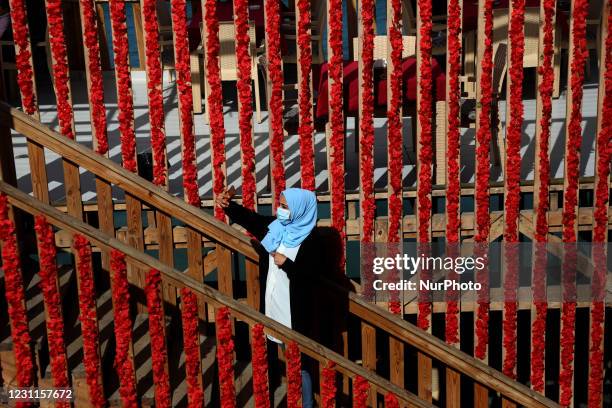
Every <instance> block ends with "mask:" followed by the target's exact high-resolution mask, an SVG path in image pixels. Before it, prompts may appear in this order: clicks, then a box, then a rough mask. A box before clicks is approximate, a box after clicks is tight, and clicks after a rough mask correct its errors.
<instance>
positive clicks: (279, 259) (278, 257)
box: [272, 252, 287, 266]
mask: <svg viewBox="0 0 612 408" xmlns="http://www.w3.org/2000/svg"><path fill="white" fill-rule="evenodd" d="M272 256H273V257H274V263H275V264H276V266H283V264H284V263H285V261H286V260H287V257H286V256H285V255H283V254H281V253H280V252H274V253H273V254H272Z"/></svg>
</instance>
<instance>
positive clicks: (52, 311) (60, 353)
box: [35, 215, 70, 407]
mask: <svg viewBox="0 0 612 408" xmlns="http://www.w3.org/2000/svg"><path fill="white" fill-rule="evenodd" d="M35 229H36V236H37V240H38V254H39V257H40V270H39V271H38V274H39V275H40V289H41V292H42V294H43V300H44V302H45V311H46V316H47V319H46V324H47V337H48V341H49V358H50V360H51V361H50V362H51V376H52V377H53V386H54V387H59V388H64V387H68V386H70V383H69V381H68V362H67V360H66V345H65V344H64V321H63V319H62V302H61V299H60V295H59V288H58V273H57V263H56V257H57V253H56V249H55V234H54V233H53V229H52V228H51V225H49V223H48V222H47V220H46V218H45V217H44V216H42V215H38V216H37V217H36V222H35ZM60 405H61V406H63V407H68V406H69V405H70V404H69V403H67V402H64V403H61V404H60Z"/></svg>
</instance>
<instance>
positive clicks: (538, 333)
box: [530, 242, 548, 393]
mask: <svg viewBox="0 0 612 408" xmlns="http://www.w3.org/2000/svg"><path fill="white" fill-rule="evenodd" d="M546 263H547V250H546V243H545V242H536V243H535V260H534V266H533V303H534V306H535V311H536V313H535V317H534V319H533V322H532V324H531V377H530V378H531V387H532V388H533V389H534V390H535V391H537V392H540V393H543V392H544V362H545V351H546V338H545V336H546V315H547V312H548V302H547V301H546Z"/></svg>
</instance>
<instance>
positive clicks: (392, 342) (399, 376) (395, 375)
mask: <svg viewBox="0 0 612 408" xmlns="http://www.w3.org/2000/svg"><path fill="white" fill-rule="evenodd" d="M389 362H390V367H389V370H390V373H389V379H390V380H391V382H392V383H393V384H395V385H397V386H398V387H402V388H403V387H404V384H405V381H404V343H403V342H402V341H401V340H399V339H397V338H394V337H391V338H389ZM419 384H421V379H420V377H419ZM419 397H420V398H423V397H422V396H421V392H420V388H419ZM426 400H427V399H426ZM428 401H431V400H428Z"/></svg>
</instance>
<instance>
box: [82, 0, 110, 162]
mask: <svg viewBox="0 0 612 408" xmlns="http://www.w3.org/2000/svg"><path fill="white" fill-rule="evenodd" d="M80 5H81V10H82V13H83V19H82V23H81V24H82V25H83V37H84V44H85V47H86V48H87V66H88V68H89V105H90V107H91V121H92V125H93V129H94V131H95V137H96V151H97V152H98V153H100V154H105V153H106V152H107V151H108V135H107V133H106V107H105V106H104V81H103V78H102V66H101V62H100V43H99V41H98V24H97V21H96V20H97V15H96V11H95V6H94V2H93V0H80Z"/></svg>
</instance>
